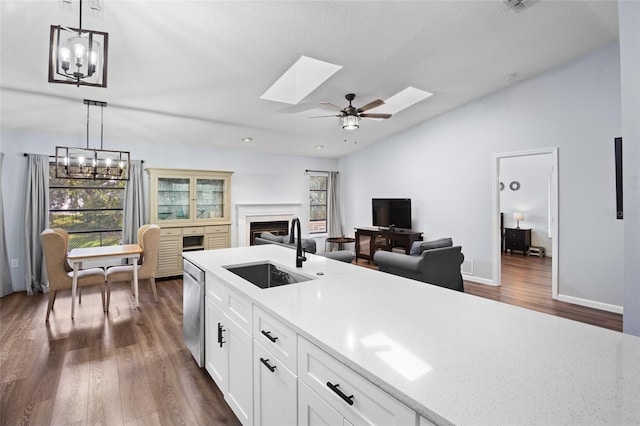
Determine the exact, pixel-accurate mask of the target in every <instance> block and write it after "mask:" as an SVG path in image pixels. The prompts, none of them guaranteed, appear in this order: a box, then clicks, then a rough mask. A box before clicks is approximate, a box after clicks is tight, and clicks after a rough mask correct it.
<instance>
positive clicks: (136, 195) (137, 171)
mask: <svg viewBox="0 0 640 426" xmlns="http://www.w3.org/2000/svg"><path fill="white" fill-rule="evenodd" d="M143 174H144V170H143V169H142V161H140V160H133V161H131V169H130V170H129V181H128V182H127V185H126V187H125V191H124V209H123V212H122V214H123V220H122V244H134V243H137V242H138V241H137V238H138V234H137V233H138V228H140V226H141V225H144V223H145V217H146V212H145V208H144V206H145V204H144V186H143V177H144V176H143Z"/></svg>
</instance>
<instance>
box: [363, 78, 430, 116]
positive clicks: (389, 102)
mask: <svg viewBox="0 0 640 426" xmlns="http://www.w3.org/2000/svg"><path fill="white" fill-rule="evenodd" d="M432 95H433V93H430V92H425V91H424V90H420V89H416V88H415V87H411V86H409V87H407V88H406V89H404V90H402V91H400V92H398V93H396V94H395V95H393V96H391V97H390V98H389V99H385V101H384V105H381V106H379V107H377V108H374V109H372V110H370V111H371V112H375V113H382V114H397V113H399V112H400V111H402V110H403V109H405V108H408V107H410V106H411V105H413V104H417V103H418V102H420V101H421V100H423V99H426V98H428V97H429V96H432ZM374 120H375V119H374Z"/></svg>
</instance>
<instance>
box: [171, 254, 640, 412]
mask: <svg viewBox="0 0 640 426" xmlns="http://www.w3.org/2000/svg"><path fill="white" fill-rule="evenodd" d="M184 257H185V258H186V259H188V260H190V261H191V262H193V263H194V264H196V265H198V266H200V267H201V268H202V269H204V270H206V271H208V273H213V274H215V275H217V276H218V277H220V278H222V279H223V280H224V281H226V282H227V283H229V285H231V286H232V287H233V288H235V289H237V290H239V291H240V292H242V293H244V294H246V295H247V296H248V297H249V298H251V299H253V300H254V303H256V304H257V305H259V306H260V307H262V308H263V309H266V310H267V311H269V312H271V313H272V314H274V315H276V316H277V317H279V318H280V319H282V320H283V321H284V322H286V323H288V324H289V325H290V326H291V327H292V328H294V329H295V330H296V331H297V332H298V333H299V334H300V335H302V336H304V337H305V338H307V339H308V340H310V341H312V342H313V343H315V344H316V345H318V346H319V347H321V348H322V349H324V350H325V351H326V352H328V353H330V354H331V355H333V356H334V357H335V358H337V359H339V360H340V361H341V362H343V363H344V364H346V365H348V366H349V367H351V368H352V369H353V370H355V371H357V372H358V373H360V374H361V375H363V376H364V377H366V378H367V379H369V380H370V381H372V382H373V383H375V384H377V385H378V386H380V387H381V388H383V389H384V390H385V391H387V392H388V393H390V394H391V395H393V396H395V397H396V398H398V399H399V400H401V401H402V402H404V403H405V404H407V405H408V406H409V407H411V408H413V409H415V410H416V411H418V412H419V413H420V414H421V415H423V416H425V417H426V418H428V419H429V420H431V421H433V422H435V423H438V424H446V423H451V424H456V425H469V424H473V425H521V424H527V425H557V424H563V425H564V424H576V425H592V424H594V425H596V424H597V425H601V424H613V425H634V424H635V425H638V424H640V338H638V337H634V336H631V335H626V334H622V333H619V332H615V331H611V330H606V329H603V328H600V327H595V326H591V325H587V324H583V323H579V322H575V321H571V320H567V319H563V318H559V317H555V316H551V315H547V314H542V313H538V312H534V311H531V310H528V309H523V308H518V307H515V306H511V305H507V304H504V303H499V302H495V301H492V300H488V299H483V298H481V297H477V296H473V295H469V294H464V293H459V292H456V291H452V290H448V289H443V288H440V287H437V286H433V285H429V284H425V283H422V282H419V281H413V280H408V279H404V278H400V277H395V276H392V275H389V274H385V273H382V272H378V271H374V270H370V269H367V268H362V267H359V266H355V265H350V264H347V263H343V262H338V261H334V260H330V259H327V258H324V257H320V256H314V255H307V258H308V261H307V262H304V264H303V267H302V268H295V251H294V250H291V249H288V248H284V247H279V246H276V245H260V246H252V247H242V248H231V249H224V250H208V251H198V252H188V253H184ZM266 260H270V261H272V262H274V263H277V264H280V265H282V266H285V267H288V268H290V269H293V270H296V272H298V273H302V274H304V275H307V276H309V277H314V278H316V279H314V280H311V281H307V282H303V283H298V284H291V285H286V286H281V287H275V288H270V289H260V288H258V287H256V286H254V285H253V284H251V283H249V282H247V281H245V280H243V279H241V278H239V277H237V276H236V275H234V274H233V273H231V272H229V271H227V270H226V269H224V268H222V266H229V265H236V264H242V263H253V262H257V261H266ZM318 272H322V273H323V275H316V274H317V273H318Z"/></svg>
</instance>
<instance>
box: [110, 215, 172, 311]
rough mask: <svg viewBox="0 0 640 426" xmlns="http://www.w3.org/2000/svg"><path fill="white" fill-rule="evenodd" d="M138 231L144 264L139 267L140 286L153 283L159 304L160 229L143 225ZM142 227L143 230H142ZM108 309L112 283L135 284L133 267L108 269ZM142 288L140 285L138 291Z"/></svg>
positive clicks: (152, 287)
mask: <svg viewBox="0 0 640 426" xmlns="http://www.w3.org/2000/svg"><path fill="white" fill-rule="evenodd" d="M142 227H144V229H142V230H138V244H139V245H140V247H142V256H141V257H142V264H139V265H136V266H137V267H138V284H139V283H140V281H143V280H148V281H149V282H151V289H152V290H153V297H154V299H155V301H156V303H157V302H158V291H157V289H156V269H157V268H158V246H159V245H160V227H159V226H158V225H142ZM142 227H141V228H142ZM106 276H107V309H109V302H110V301H111V283H115V282H123V281H131V282H132V283H133V265H119V266H111V267H109V268H107V274H106ZM139 289H140V286H139V285H138V290H139Z"/></svg>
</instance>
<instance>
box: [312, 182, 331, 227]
mask: <svg viewBox="0 0 640 426" xmlns="http://www.w3.org/2000/svg"><path fill="white" fill-rule="evenodd" d="M327 180H328V177H327V176H319V175H315V176H314V175H312V176H311V184H310V189H309V233H310V234H319V233H324V232H327Z"/></svg>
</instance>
